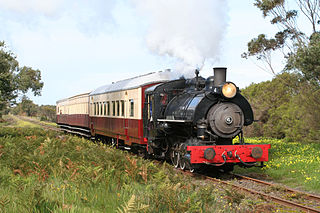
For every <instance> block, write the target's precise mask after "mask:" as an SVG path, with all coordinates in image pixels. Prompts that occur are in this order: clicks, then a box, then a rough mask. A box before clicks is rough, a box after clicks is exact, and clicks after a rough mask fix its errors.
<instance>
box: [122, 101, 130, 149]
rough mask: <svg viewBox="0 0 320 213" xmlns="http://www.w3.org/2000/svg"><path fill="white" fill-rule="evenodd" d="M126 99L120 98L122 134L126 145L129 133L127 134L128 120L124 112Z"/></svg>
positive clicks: (128, 142)
mask: <svg viewBox="0 0 320 213" xmlns="http://www.w3.org/2000/svg"><path fill="white" fill-rule="evenodd" d="M126 109H127V108H126V101H124V100H121V117H122V118H123V129H124V134H125V137H126V140H125V143H126V144H128V145H131V144H130V141H129V134H128V129H129V120H128V117H127V113H126Z"/></svg>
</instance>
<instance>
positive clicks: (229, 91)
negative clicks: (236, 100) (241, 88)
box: [222, 82, 237, 98]
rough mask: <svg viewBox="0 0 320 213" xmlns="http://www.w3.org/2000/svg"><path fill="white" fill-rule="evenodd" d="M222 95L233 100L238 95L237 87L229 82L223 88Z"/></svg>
mask: <svg viewBox="0 0 320 213" xmlns="http://www.w3.org/2000/svg"><path fill="white" fill-rule="evenodd" d="M222 94H223V96H224V97H226V98H233V97H234V96H235V95H236V94H237V87H236V85H234V83H231V82H227V83H225V84H224V85H223V87H222Z"/></svg>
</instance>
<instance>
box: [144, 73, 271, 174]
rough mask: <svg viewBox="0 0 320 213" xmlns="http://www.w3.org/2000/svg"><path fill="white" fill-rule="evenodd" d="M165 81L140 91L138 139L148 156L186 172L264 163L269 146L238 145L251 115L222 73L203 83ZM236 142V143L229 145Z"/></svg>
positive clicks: (192, 80)
mask: <svg viewBox="0 0 320 213" xmlns="http://www.w3.org/2000/svg"><path fill="white" fill-rule="evenodd" d="M195 74H196V76H195V77H194V78H192V79H183V78H182V79H178V80H174V81H169V82H166V83H162V84H159V85H155V86H153V87H150V88H148V89H147V90H146V91H145V94H146V99H145V100H146V101H145V106H144V112H143V113H144V116H143V117H144V126H145V128H144V134H145V138H147V139H148V145H147V146H148V147H147V150H148V154H149V155H153V156H156V157H160V158H167V159H171V161H172V163H173V165H174V166H175V167H180V168H181V169H186V168H189V169H190V170H191V171H193V170H194V169H197V168H199V167H200V166H201V165H212V166H220V168H222V169H223V170H224V171H230V170H232V169H233V166H234V165H236V164H239V165H242V166H253V165H254V164H255V163H256V162H258V161H260V162H263V161H267V160H268V149H269V148H270V145H249V144H245V143H244V138H243V127H244V126H247V125H250V124H252V123H253V112H252V108H251V106H250V104H249V103H248V101H247V100H246V99H245V98H244V97H243V96H242V95H241V94H240V91H239V88H238V87H237V86H236V85H235V84H234V83H232V82H228V81H226V68H214V75H213V76H210V77H208V78H207V79H204V78H202V77H200V76H199V71H198V70H196V72H195ZM235 137H239V141H240V142H239V143H238V144H233V139H234V138H235Z"/></svg>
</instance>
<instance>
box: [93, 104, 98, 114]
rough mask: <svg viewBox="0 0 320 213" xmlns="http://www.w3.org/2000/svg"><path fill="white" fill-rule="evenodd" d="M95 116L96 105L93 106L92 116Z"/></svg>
mask: <svg viewBox="0 0 320 213" xmlns="http://www.w3.org/2000/svg"><path fill="white" fill-rule="evenodd" d="M96 114H97V109H96V103H94V104H93V115H96Z"/></svg>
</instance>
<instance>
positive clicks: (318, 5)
mask: <svg viewBox="0 0 320 213" xmlns="http://www.w3.org/2000/svg"><path fill="white" fill-rule="evenodd" d="M254 5H255V6H256V7H257V8H258V9H259V10H260V11H261V12H262V14H263V16H264V17H265V18H270V19H271V20H270V22H271V24H273V25H276V26H277V27H278V28H279V29H280V31H279V32H277V33H276V34H275V36H274V38H271V39H267V38H266V37H267V36H266V35H265V34H260V35H258V37H257V38H254V39H252V40H251V41H250V42H249V43H248V51H247V52H245V53H243V54H242V57H243V58H248V57H250V56H256V57H257V59H258V60H262V61H263V62H265V63H267V65H268V69H269V70H271V71H272V73H273V74H274V75H275V74H276V73H277V72H278V71H276V70H274V68H273V66H272V63H271V62H272V60H271V58H272V57H271V56H272V53H273V52H274V51H277V50H280V52H281V53H283V54H284V57H285V59H288V58H290V60H289V64H290V63H291V66H287V68H288V67H290V68H294V69H296V70H298V71H301V72H302V74H303V75H304V76H305V77H306V78H307V79H309V78H310V76H309V75H311V76H314V75H316V73H317V71H316V70H315V69H314V68H315V67H316V66H317V64H318V61H317V56H318V55H319V51H318V50H316V49H313V50H315V52H314V51H313V50H306V49H308V44H309V43H310V45H311V46H314V45H312V44H311V43H312V40H309V39H308V36H307V35H306V32H301V31H300V27H299V25H298V23H299V22H298V18H299V15H302V16H304V18H307V20H308V21H309V24H304V29H305V28H306V27H309V28H310V29H311V32H312V33H316V32H317V23H318V22H319V19H320V17H319V14H320V2H319V1H318V0H297V1H296V8H295V9H292V8H291V7H292V6H293V4H292V2H291V4H290V3H289V1H285V0H255V3H254ZM300 17H301V16H300ZM306 51H307V52H314V54H311V55H308V57H307V58H308V59H306V58H304V56H305V57H306V55H307V54H305V53H306ZM303 55H304V56H303ZM296 57H297V58H296ZM301 57H302V58H304V62H307V64H305V63H303V62H302V61H301ZM290 61H291V62H290ZM292 61H297V63H292ZM306 65H307V66H306ZM310 68H312V69H310ZM314 72H315V73H314ZM318 76H319V75H318Z"/></svg>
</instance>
